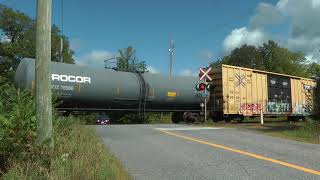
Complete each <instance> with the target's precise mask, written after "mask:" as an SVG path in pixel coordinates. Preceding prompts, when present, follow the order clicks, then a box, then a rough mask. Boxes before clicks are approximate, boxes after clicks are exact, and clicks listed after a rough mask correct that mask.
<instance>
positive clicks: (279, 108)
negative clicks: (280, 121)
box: [267, 101, 291, 114]
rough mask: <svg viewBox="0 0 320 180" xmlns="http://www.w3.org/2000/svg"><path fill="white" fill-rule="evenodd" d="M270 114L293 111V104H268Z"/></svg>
mask: <svg viewBox="0 0 320 180" xmlns="http://www.w3.org/2000/svg"><path fill="white" fill-rule="evenodd" d="M267 107H268V112H270V113H275V114H282V113H286V112H290V111H291V104H290V103H285V102H274V101H273V102H268V103H267Z"/></svg>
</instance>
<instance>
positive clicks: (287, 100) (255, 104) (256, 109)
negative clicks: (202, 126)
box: [208, 65, 317, 120]
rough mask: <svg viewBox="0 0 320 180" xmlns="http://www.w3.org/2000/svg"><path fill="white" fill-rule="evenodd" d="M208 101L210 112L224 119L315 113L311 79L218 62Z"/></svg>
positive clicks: (313, 88)
mask: <svg viewBox="0 0 320 180" xmlns="http://www.w3.org/2000/svg"><path fill="white" fill-rule="evenodd" d="M212 76H213V77H214V79H213V81H212V86H213V87H214V88H213V90H212V91H210V98H211V101H210V102H209V103H208V107H209V109H211V114H212V115H214V116H224V117H225V118H226V119H227V120H228V119H229V120H230V119H232V118H238V119H240V120H243V118H244V117H245V116H260V115H261V113H262V114H263V115H264V116H288V117H289V119H301V118H304V117H305V116H308V115H312V114H314V113H315V111H314V107H315V101H314V99H315V95H316V94H315V89H316V86H317V83H316V81H315V80H313V79H307V78H302V77H297V76H290V75H285V74H279V73H272V72H267V71H260V70H255V69H249V68H243V67H237V66H230V65H221V66H220V67H218V68H216V69H214V71H213V74H212Z"/></svg>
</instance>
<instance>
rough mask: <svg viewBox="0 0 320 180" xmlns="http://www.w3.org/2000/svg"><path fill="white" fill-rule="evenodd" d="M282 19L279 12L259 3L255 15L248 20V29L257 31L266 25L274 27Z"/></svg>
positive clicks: (271, 6)
mask: <svg viewBox="0 0 320 180" xmlns="http://www.w3.org/2000/svg"><path fill="white" fill-rule="evenodd" d="M283 19H284V17H283V15H282V13H281V11H280V10H279V9H278V8H275V7H274V6H273V5H271V4H267V3H259V4H258V6H257V8H256V14H255V15H254V16H252V17H251V18H250V28H251V29H257V28H262V27H265V26H268V25H275V24H279V23H280V22H282V21H283Z"/></svg>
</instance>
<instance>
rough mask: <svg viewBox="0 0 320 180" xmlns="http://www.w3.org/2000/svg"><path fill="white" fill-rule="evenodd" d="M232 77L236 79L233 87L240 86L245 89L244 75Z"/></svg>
mask: <svg viewBox="0 0 320 180" xmlns="http://www.w3.org/2000/svg"><path fill="white" fill-rule="evenodd" d="M234 77H235V78H236V81H235V85H236V87H238V86H240V85H241V86H242V87H245V85H246V76H245V75H241V76H240V75H239V74H235V75H234Z"/></svg>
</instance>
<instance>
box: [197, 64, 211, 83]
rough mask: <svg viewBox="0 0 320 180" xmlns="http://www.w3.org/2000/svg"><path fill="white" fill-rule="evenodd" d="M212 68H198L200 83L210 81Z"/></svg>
mask: <svg viewBox="0 0 320 180" xmlns="http://www.w3.org/2000/svg"><path fill="white" fill-rule="evenodd" d="M210 74H212V68H211V67H209V68H200V72H199V77H200V81H201V80H207V81H212V77H211V75H210Z"/></svg>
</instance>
